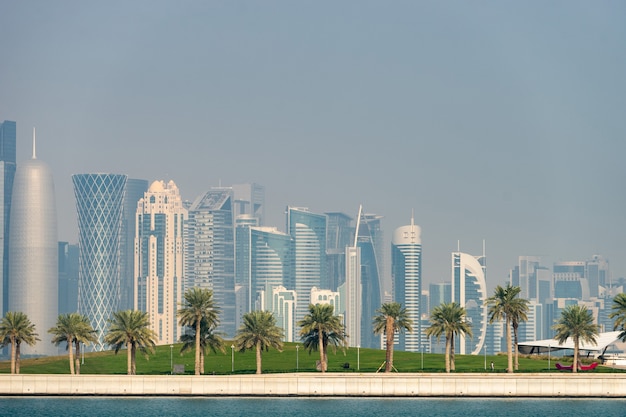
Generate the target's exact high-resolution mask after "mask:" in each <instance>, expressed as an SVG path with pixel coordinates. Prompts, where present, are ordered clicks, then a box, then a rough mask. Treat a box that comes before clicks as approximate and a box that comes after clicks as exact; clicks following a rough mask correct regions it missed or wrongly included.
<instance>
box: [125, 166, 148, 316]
mask: <svg viewBox="0 0 626 417" xmlns="http://www.w3.org/2000/svg"><path fill="white" fill-rule="evenodd" d="M146 190H148V181H147V180H138V179H134V178H128V179H127V180H126V190H125V191H124V200H123V201H122V226H121V231H120V271H122V272H121V274H120V310H129V309H133V308H135V280H134V277H135V219H136V217H137V202H138V201H139V199H140V198H142V197H143V193H145V192H146Z"/></svg>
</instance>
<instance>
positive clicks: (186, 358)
mask: <svg viewBox="0 0 626 417" xmlns="http://www.w3.org/2000/svg"><path fill="white" fill-rule="evenodd" d="M226 345H227V346H228V348H227V352H226V353H225V354H221V353H218V354H213V353H210V354H209V355H208V356H207V357H206V360H205V361H206V366H205V369H206V374H208V375H210V374H213V373H214V374H217V375H224V374H230V373H231V366H232V363H231V349H230V346H231V343H230V342H227V343H226ZM180 347H181V345H180V344H177V345H174V349H173V350H172V361H173V363H174V364H183V365H185V373H186V374H193V370H194V357H195V356H194V352H188V353H185V354H184V355H182V356H181V355H180V353H179V352H180ZM296 356H297V357H298V369H296ZM358 356H359V360H357V349H356V348H350V349H348V350H346V352H345V354H344V353H343V352H342V351H341V350H338V351H337V353H336V354H333V353H332V351H331V352H330V353H329V356H328V371H329V372H359V371H360V372H376V370H377V369H378V368H379V367H380V366H381V365H382V363H383V361H384V360H385V351H384V350H376V349H360V354H359V355H358ZM317 359H319V354H318V353H317V352H313V353H311V354H309V353H308V352H306V351H305V350H304V349H303V348H302V347H301V346H300V351H299V353H298V354H297V352H296V344H294V343H286V344H285V348H284V351H283V352H277V351H275V350H270V351H269V352H263V371H264V372H265V373H270V372H271V373H278V372H296V371H300V372H314V371H315V361H316V360H317ZM551 359H552V360H551V367H552V370H551V371H548V360H547V358H543V359H537V358H532V359H529V358H521V357H520V370H519V372H558V371H556V369H554V364H555V363H556V361H557V360H560V361H561V362H565V361H566V360H563V359H557V358H554V357H552V358H551ZM491 361H493V362H494V364H495V368H496V370H495V372H504V371H505V369H506V366H507V357H506V355H497V356H487V370H488V371H489V372H490V370H489V363H490V362H491ZM357 363H358V365H359V370H357ZM394 366H395V367H396V369H397V370H398V372H445V367H444V359H443V355H439V354H424V355H423V365H422V355H421V354H420V353H409V352H395V354H394ZM456 369H457V372H485V357H484V356H472V355H457V356H456ZM170 370H171V368H170V347H169V345H166V346H157V349H156V352H155V354H153V355H150V356H149V358H148V359H146V358H145V357H144V356H143V355H141V354H139V353H138V354H137V374H138V375H166V374H169V373H170ZM255 370H256V362H255V356H254V352H253V351H247V352H245V353H238V352H235V372H234V373H235V374H251V373H254V372H255ZM9 371H10V363H9V362H8V361H6V360H5V361H2V362H0V373H8V372H9ZM81 371H82V373H83V374H125V373H126V351H125V350H122V351H120V352H119V354H117V355H115V353H114V352H113V351H107V352H98V353H87V354H85V362H84V365H82V369H81ZM593 372H596V373H597V372H622V371H618V370H613V369H611V368H609V367H602V366H601V367H598V368H596V370H594V371H593ZM21 373H24V374H35V373H37V374H68V373H69V363H68V357H67V355H65V356H55V357H46V358H35V359H22V365H21Z"/></svg>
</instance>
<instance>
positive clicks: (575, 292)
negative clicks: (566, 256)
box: [552, 261, 589, 300]
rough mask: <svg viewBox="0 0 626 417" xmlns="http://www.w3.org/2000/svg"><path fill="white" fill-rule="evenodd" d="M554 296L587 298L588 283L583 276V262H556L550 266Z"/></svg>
mask: <svg viewBox="0 0 626 417" xmlns="http://www.w3.org/2000/svg"><path fill="white" fill-rule="evenodd" d="M552 273H553V278H554V298H575V299H577V300H588V299H589V284H588V282H587V279H586V277H585V262H583V261H569V262H556V263H555V264H554V266H553V268H552Z"/></svg>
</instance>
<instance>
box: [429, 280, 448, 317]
mask: <svg viewBox="0 0 626 417" xmlns="http://www.w3.org/2000/svg"><path fill="white" fill-rule="evenodd" d="M428 298H429V300H428V303H429V307H430V309H429V311H427V312H426V313H428V314H429V315H430V311H432V309H433V308H435V307H437V306H438V305H440V304H447V303H450V302H452V284H451V283H449V282H439V283H434V284H430V285H429V286H428Z"/></svg>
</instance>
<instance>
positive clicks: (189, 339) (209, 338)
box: [180, 320, 226, 375]
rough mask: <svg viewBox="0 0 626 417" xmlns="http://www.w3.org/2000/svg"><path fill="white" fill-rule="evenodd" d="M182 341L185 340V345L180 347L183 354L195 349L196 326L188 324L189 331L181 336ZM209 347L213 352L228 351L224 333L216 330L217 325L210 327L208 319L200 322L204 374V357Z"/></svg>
mask: <svg viewBox="0 0 626 417" xmlns="http://www.w3.org/2000/svg"><path fill="white" fill-rule="evenodd" d="M180 341H181V342H183V346H182V347H181V349H180V353H181V355H182V354H183V353H185V352H188V351H190V350H193V349H195V347H196V327H195V326H187V332H186V333H184V334H183V335H182V336H181V337H180ZM207 348H208V349H211V351H212V352H213V353H217V351H218V350H219V351H220V352H222V353H226V348H225V346H224V339H222V333H220V332H217V331H215V326H213V327H209V325H208V324H207V322H206V320H202V321H201V323H200V372H201V374H202V375H204V357H205V356H206V350H207Z"/></svg>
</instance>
